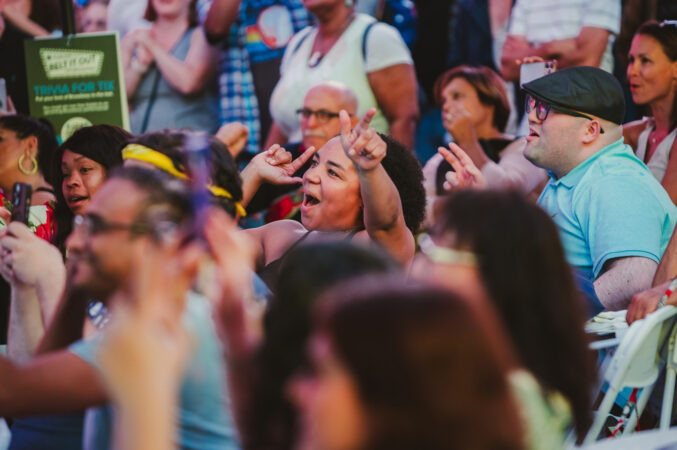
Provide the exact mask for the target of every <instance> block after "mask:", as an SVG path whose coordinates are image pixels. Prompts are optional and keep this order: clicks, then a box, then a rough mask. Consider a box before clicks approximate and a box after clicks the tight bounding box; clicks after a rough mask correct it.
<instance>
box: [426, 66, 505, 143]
mask: <svg viewBox="0 0 677 450" xmlns="http://www.w3.org/2000/svg"><path fill="white" fill-rule="evenodd" d="M458 77H460V78H463V79H464V80H465V81H467V82H468V83H470V84H471V85H472V87H474V88H475V91H476V92H477V97H478V98H479V100H480V102H481V103H482V104H483V105H485V106H493V107H494V119H493V122H492V123H493V125H494V126H495V127H496V128H497V129H498V130H499V131H501V132H502V131H505V126H506V125H507V124H508V118H509V117H510V102H509V101H508V94H507V93H506V91H505V86H504V82H503V79H502V78H501V77H500V76H499V75H498V74H497V73H496V72H494V71H493V70H491V69H490V68H488V67H485V66H480V67H471V66H466V65H463V66H458V67H454V68H453V69H451V70H447V71H446V72H444V73H443V74H442V75H440V76H439V77H438V78H437V81H435V86H434V87H433V95H434V96H435V101H436V102H437V103H438V104H439V105H441V104H442V103H443V102H444V99H443V98H442V91H443V90H444V88H445V87H447V85H448V84H449V83H451V81H452V80H453V79H454V78H458Z"/></svg>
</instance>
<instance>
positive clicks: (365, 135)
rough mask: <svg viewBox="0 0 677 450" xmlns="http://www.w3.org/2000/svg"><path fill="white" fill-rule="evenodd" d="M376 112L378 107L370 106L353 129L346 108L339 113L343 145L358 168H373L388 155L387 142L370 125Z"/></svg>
mask: <svg viewBox="0 0 677 450" xmlns="http://www.w3.org/2000/svg"><path fill="white" fill-rule="evenodd" d="M375 114H376V109H374V108H369V109H368V110H367V112H366V113H364V116H362V119H360V122H359V123H358V124H357V125H356V126H355V128H353V129H352V130H351V129H350V115H348V113H347V112H346V111H345V110H341V112H340V113H339V119H340V120H341V145H342V146H343V151H345V152H346V155H347V156H348V158H350V159H351V160H352V161H353V164H355V167H356V168H357V169H358V170H372V169H374V168H376V167H377V166H378V165H379V164H381V160H382V159H383V158H384V157H385V156H386V149H387V145H386V143H385V142H384V141H383V139H381V136H379V135H378V133H377V132H376V130H374V129H373V128H371V127H370V126H369V123H370V122H371V119H372V118H373V117H374V115H375Z"/></svg>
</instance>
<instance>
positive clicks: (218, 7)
mask: <svg viewBox="0 0 677 450" xmlns="http://www.w3.org/2000/svg"><path fill="white" fill-rule="evenodd" d="M241 3H242V0H213V1H212V5H211V6H210V7H209V11H208V12H207V17H206V18H205V22H204V30H205V34H206V35H207V39H208V40H209V42H210V43H214V42H215V41H216V40H218V39H220V38H222V37H225V36H226V34H227V33H228V32H229V31H230V27H231V26H232V25H233V24H234V23H235V21H236V20H237V17H238V13H239V11H240V4H241Z"/></svg>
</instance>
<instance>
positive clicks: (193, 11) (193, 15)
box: [143, 0, 199, 28]
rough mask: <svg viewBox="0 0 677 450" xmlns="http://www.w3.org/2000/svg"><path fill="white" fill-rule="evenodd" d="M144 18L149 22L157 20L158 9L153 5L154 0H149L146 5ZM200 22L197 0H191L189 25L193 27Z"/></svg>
mask: <svg viewBox="0 0 677 450" xmlns="http://www.w3.org/2000/svg"><path fill="white" fill-rule="evenodd" d="M143 18H144V19H146V20H147V21H149V22H155V20H157V11H155V7H154V6H153V0H148V6H147V7H146V12H145V14H144V15H143ZM198 24H199V22H198V19H197V0H190V5H189V6H188V26H189V27H190V28H193V27H196V26H198Z"/></svg>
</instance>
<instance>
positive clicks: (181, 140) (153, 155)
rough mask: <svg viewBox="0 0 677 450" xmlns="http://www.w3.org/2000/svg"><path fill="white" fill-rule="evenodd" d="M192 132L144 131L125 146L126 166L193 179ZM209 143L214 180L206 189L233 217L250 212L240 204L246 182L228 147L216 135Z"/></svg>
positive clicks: (209, 155) (208, 155)
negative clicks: (188, 143)
mask: <svg viewBox="0 0 677 450" xmlns="http://www.w3.org/2000/svg"><path fill="white" fill-rule="evenodd" d="M190 133H194V132H192V131H179V130H162V131H156V132H151V133H146V134H143V135H141V136H139V137H137V138H136V139H133V140H132V141H131V142H130V143H129V144H128V145H127V146H126V147H124V148H123V149H122V159H123V160H124V165H125V166H128V165H139V166H144V167H150V168H156V169H161V170H163V171H165V172H167V173H169V174H170V175H173V176H175V177H176V178H180V179H182V180H189V179H190V174H189V173H188V169H187V167H188V158H187V153H186V150H185V148H186V140H187V138H188V136H189V134H190ZM205 137H206V138H207V142H208V152H207V164H208V166H209V169H210V174H209V175H210V181H209V183H208V185H207V186H205V188H206V189H207V191H208V192H209V193H210V194H211V196H212V199H213V201H214V202H215V203H216V204H218V205H219V206H221V207H222V208H223V209H225V210H226V211H227V212H228V213H229V214H230V215H231V216H233V217H235V216H236V215H240V216H244V215H246V213H245V210H244V208H243V207H242V205H241V204H240V201H241V200H242V181H241V179H240V174H239V173H238V171H237V165H236V164H235V161H234V160H233V158H232V156H231V155H230V153H229V152H228V148H227V147H226V146H225V145H224V144H223V143H222V142H221V141H219V140H218V139H216V138H215V137H213V136H208V135H205Z"/></svg>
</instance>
